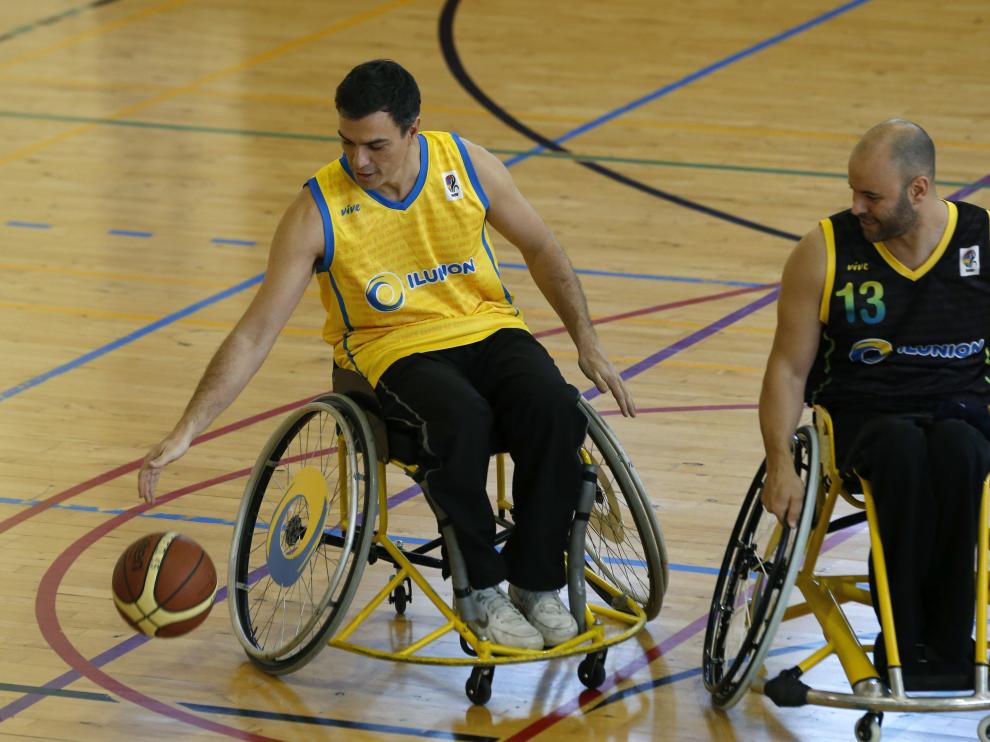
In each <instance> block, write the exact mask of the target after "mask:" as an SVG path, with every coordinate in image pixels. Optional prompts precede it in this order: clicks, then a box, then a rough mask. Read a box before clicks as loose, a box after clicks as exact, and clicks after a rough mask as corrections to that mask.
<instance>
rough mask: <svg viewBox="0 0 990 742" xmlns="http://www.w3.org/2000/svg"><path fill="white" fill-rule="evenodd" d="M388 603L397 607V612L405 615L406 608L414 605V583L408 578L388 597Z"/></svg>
mask: <svg viewBox="0 0 990 742" xmlns="http://www.w3.org/2000/svg"><path fill="white" fill-rule="evenodd" d="M388 602H389V603H391V604H392V605H394V606H395V612H396V613H398V614H399V615H400V616H402V615H405V612H406V606H407V605H409V604H410V603H412V581H411V580H410V579H409V578H408V577H407V578H406V579H405V580H404V581H403V582H402V584H401V585H398V586H396V588H395V589H394V590H393V591H392V594H391V595H389V596H388Z"/></svg>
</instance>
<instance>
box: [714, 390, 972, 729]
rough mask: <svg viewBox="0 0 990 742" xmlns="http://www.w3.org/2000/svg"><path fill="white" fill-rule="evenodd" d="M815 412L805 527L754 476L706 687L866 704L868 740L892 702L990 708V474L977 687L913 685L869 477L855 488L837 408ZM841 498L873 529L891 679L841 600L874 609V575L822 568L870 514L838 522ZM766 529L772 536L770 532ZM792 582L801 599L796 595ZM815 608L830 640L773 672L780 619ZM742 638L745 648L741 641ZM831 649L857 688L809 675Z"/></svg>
mask: <svg viewBox="0 0 990 742" xmlns="http://www.w3.org/2000/svg"><path fill="white" fill-rule="evenodd" d="M814 421H815V427H811V426H807V425H806V426H803V427H802V428H800V429H799V430H798V431H797V434H796V435H795V443H794V463H795V469H796V471H797V472H798V474H799V475H800V476H801V477H802V479H803V481H804V483H805V499H804V509H803V511H802V513H801V518H800V522H799V523H798V525H797V526H796V527H795V528H793V529H792V528H788V527H784V526H781V525H780V524H779V523H777V521H776V518H774V516H772V515H770V514H768V513H766V512H764V511H763V508H762V504H761V501H760V493H761V491H762V487H763V478H764V476H765V472H766V468H765V467H766V462H764V463H763V464H762V465H761V466H760V468H759V470H758V471H757V474H756V476H755V477H754V479H753V483H752V485H751V486H750V490H749V492H748V493H747V496H746V500H745V502H744V503H743V507H742V511H741V512H740V515H739V518H738V519H737V522H736V526H735V528H734V530H733V533H732V536H731V537H730V540H729V544H728V547H727V549H726V553H725V557H724V560H723V563H722V569H721V571H720V574H719V578H718V581H717V583H716V586H715V593H714V596H713V598H712V607H711V611H710V614H709V620H708V627H707V631H706V635H705V644H704V652H703V659H702V664H703V673H704V679H705V685H706V687H707V688H708V690H709V691H710V692H711V694H712V699H713V702H714V703H715V705H716V706H718V707H720V708H723V709H729V708H731V707H732V706H734V705H735V704H736V703H737V702H738V701H739V699H740V698H742V696H743V695H744V694H745V693H746V691H747V690H748V689H749V688H750V687H751V686H752V688H753V689H754V690H756V691H758V692H762V693H764V694H765V695H767V696H768V697H769V698H770V699H771V700H773V701H774V703H776V704H777V705H778V706H801V705H804V704H806V703H811V704H816V705H823V706H833V707H839V708H850V709H862V710H866V712H867V713H866V714H865V715H864V716H862V717H861V718H860V719H859V720H858V721H857V722H856V727H855V734H856V739H858V740H869V741H875V740H878V739H879V738H880V731H881V728H880V725H881V722H882V720H883V712H885V711H904V712H927V711H966V710H981V709H990V688H988V684H987V600H988V579H987V578H988V574H987V571H988V565H987V555H988V548H990V544H988V540H990V539H988V534H990V531H988V529H987V525H986V524H987V516H988V512H987V511H988V487H990V477H988V480H986V481H985V482H984V485H983V494H982V498H981V503H980V516H979V517H980V523H981V524H983V526H982V527H981V528H978V529H977V532H978V534H979V535H978V544H977V560H976V562H977V563H976V575H975V579H976V642H975V643H976V656H975V671H974V672H975V677H974V690H973V691H972V692H966V693H962V692H959V693H955V692H953V693H950V694H946V693H940V694H938V695H931V694H928V695H918V694H913V693H912V694H908V692H906V691H905V687H904V680H903V675H902V671H901V661H900V656H899V653H898V650H897V633H896V628H895V626H894V619H893V613H892V609H891V602H890V590H889V585H888V579H887V566H886V563H885V561H884V556H883V547H882V544H881V540H880V529H879V527H878V525H877V514H876V508H875V505H874V501H873V495H872V491H871V488H870V482H869V481H868V480H866V479H864V478H862V477H859V482H860V487H861V490H862V493H861V495H857V494H856V493H853V492H850V491H849V489H848V488H847V486H846V483H845V482H844V481H843V478H842V476H841V474H840V473H839V471H838V468H837V465H836V462H835V437H834V435H833V428H832V421H831V418H830V417H829V414H828V412H827V411H826V410H825V409H824V408H822V407H818V406H816V407H815V408H814ZM840 499H841V500H844V501H846V502H847V503H849V504H850V505H852V506H853V507H854V508H857V509H858V510H860V511H865V520H866V522H867V524H868V526H869V538H870V548H871V555H872V559H873V572H874V577H875V581H876V588H877V599H878V604H879V613H880V625H881V629H882V631H883V638H884V645H885V649H886V651H887V658H888V673H887V678H886V679H883V678H881V677H880V674H879V673H878V672H877V670H876V667H875V666H874V664H873V663H872V662H871V661H870V659H869V657H868V656H867V651H871V650H873V646H872V645H869V644H867V645H864V644H861V643H860V641H859V639H858V638H857V636H856V633H855V632H854V630H853V628H852V626H851V625H850V623H849V620H848V619H847V617H846V615H845V613H844V611H843V609H842V605H843V604H844V603H858V604H862V605H866V606H871V607H872V601H871V599H870V592H869V590H866V589H864V588H863V587H861V585H863V584H864V583H866V582H867V581H868V579H869V577H868V575H866V574H853V575H826V574H819V573H816V568H817V566H818V557H819V555H820V552H821V549H822V545H823V544H824V541H825V537H826V536H827V535H828V534H829V533H831V532H834V531H836V530H839V529H840V528H843V527H847V526H849V525H853V524H854V523H856V522H861V521H862V520H863V515H864V513H853V514H852V515H847V516H844V517H841V518H838V519H836V520H834V521H833V520H832V515H833V512H834V510H835V506H836V504H837V503H838V502H839V500H840ZM761 526H762V528H761ZM760 532H762V533H763V534H765V535H763V536H762V537H761V536H760V535H759V534H760ZM761 540H762V543H761ZM794 585H797V587H798V589H799V591H800V593H801V596H802V597H803V601H802V602H797V603H793V604H789V601H788V598H789V595H790V591H791V588H792V587H793V586H794ZM809 614H810V615H812V616H813V617H814V618H815V619H816V621H817V622H818V624H819V625H820V627H821V629H822V632H823V634H824V638H825V644H824V646H822V647H821V648H819V649H817V650H815V651H813V652H812V653H811V654H810V655H809V656H807V657H806V658H804V659H803V660H801V661H800V662H798V663H797V664H796V665H795V666H793V667H791V668H789V669H786V670H784V671H782V672H781V673H780V674H779V675H778V676H777V677H776V678H773V679H771V680H766V679H765V670H764V669H763V661H764V659H765V658H766V656H767V654H768V652H769V650H770V646H771V644H772V642H773V638H774V634H775V632H776V629H777V626H778V625H779V623H780V622H781V621H786V620H789V619H792V618H798V617H800V616H805V615H809ZM734 639H735V640H737V642H738V646H736V644H735V643H733V640H734ZM730 645H731V646H730ZM833 655H835V657H836V658H837V659H838V661H839V663H840V665H841V667H842V669H843V672H844V673H845V675H846V678H847V680H848V682H849V685H850V688H851V691H852V692H851V693H840V692H833V691H827V690H819V689H815V688H812V687H809V686H808V685H806V684H804V683H803V682H802V681H801V680H800V679H799V678H800V677H801V675H803V674H804V673H806V672H808V671H809V670H811V669H812V668H813V667H815V666H816V665H818V664H820V663H821V662H823V661H824V660H826V659H827V658H829V657H831V656H833ZM884 680H886V682H884ZM977 734H978V737H979V739H981V740H983V741H984V742H990V717H986V718H984V719H983V720H981V721H980V723H979V725H978V729H977Z"/></svg>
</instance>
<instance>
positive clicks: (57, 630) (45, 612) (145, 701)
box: [0, 287, 764, 739]
mask: <svg viewBox="0 0 990 742" xmlns="http://www.w3.org/2000/svg"><path fill="white" fill-rule="evenodd" d="M762 288H764V287H752V288H749V287H747V288H744V289H739V290H733V291H728V292H719V293H717V294H713V295H708V296H703V297H697V298H695V299H688V300H684V301H679V302H672V303H669V304H662V305H656V306H654V307H648V308H645V309H641V310H634V311H631V312H626V313H623V314H619V315H612V316H610V317H604V318H600V319H599V320H597V322H596V323H603V322H610V321H617V320H619V319H625V318H628V317H632V316H639V315H642V314H647V313H651V312H657V311H662V310H664V309H672V308H675V307H679V306H685V305H689V304H696V303H700V302H704V301H713V300H716V299H720V298H724V297H727V296H733V295H737V294H741V293H747V292H750V291H756V290H760V289H762ZM559 331H562V328H561V330H558V332H559ZM546 334H553V331H546V332H544V333H542V335H546ZM310 399H312V398H305V399H302V400H298V401H296V402H293V403H290V404H287V405H282V406H279V407H276V408H273V409H271V410H268V411H265V412H261V413H258V414H256V415H253V416H251V417H248V418H244V419H243V420H240V421H236V422H234V423H231V424H229V425H226V426H223V427H221V428H218V429H216V430H214V431H211V432H210V433H207V434H204V435H202V436H200V437H198V438H196V439H195V440H194V441H193V444H192V445H198V444H199V443H203V442H206V441H208V440H212V439H213V438H216V437H219V436H221V435H225V434H227V433H230V432H233V431H235V430H238V429H240V428H243V427H246V426H248V425H251V424H253V423H255V422H258V421H260V420H264V419H266V418H269V417H272V416H274V415H277V414H280V413H283V412H286V411H288V410H291V409H294V408H295V407H298V406H299V405H301V404H303V403H305V402H307V401H309V400H310ZM140 464H141V460H135V461H132V462H129V463H127V464H123V465H122V466H119V467H117V468H115V469H113V470H111V471H108V472H105V473H104V474H101V475H98V476H97V477H94V478H93V479H91V480H87V481H86V482H83V483H81V484H79V485H76V486H74V487H72V488H70V489H68V490H65V491H63V492H61V493H59V494H57V495H53V496H52V497H50V498H47V499H45V500H44V501H42V502H39V503H38V504H36V505H34V506H32V507H31V508H29V509H28V510H27V511H24V512H22V513H19V514H17V515H15V516H13V517H11V518H8V519H7V520H5V521H2V522H0V533H3V532H5V531H7V530H9V529H10V528H12V527H14V526H15V525H17V524H19V523H21V522H23V521H25V520H27V519H28V518H31V517H33V516H34V515H37V514H39V513H41V512H44V511H45V510H47V509H49V508H51V507H53V506H54V505H57V504H59V503H61V502H64V501H65V500H67V499H69V498H71V497H74V496H75V495H77V494H80V493H81V492H84V491H87V490H89V489H92V488H93V487H96V486H99V485H100V484H103V483H105V482H107V481H110V480H112V479H114V478H116V477H119V476H122V475H123V474H126V473H128V472H132V471H135V470H136V469H138V468H139V467H140ZM249 472H250V469H245V470H242V471H239V472H234V473H231V474H227V475H223V476H222V477H218V478H216V479H214V480H210V481H209V482H207V483H199V484H197V485H190V486H189V487H186V488H183V489H181V490H177V491H175V492H173V493H170V495H169V496H168V497H167V499H166V498H165V497H162V498H159V502H161V503H164V502H167V501H170V500H172V499H175V498H176V497H180V496H182V495H183V494H187V493H188V492H191V491H194V490H195V489H200V488H201V487H204V486H209V485H211V484H216V483H219V482H222V481H227V480H228V479H231V478H234V477H237V476H244V475H246V474H247V473H249ZM152 507H155V506H153V505H148V504H141V505H139V506H137V507H136V508H132V509H131V510H129V511H127V512H126V513H123V514H121V516H118V517H117V518H114V519H111V520H110V521H108V522H107V523H104V524H103V525H102V526H101V527H98V528H96V529H94V530H93V531H92V532H91V533H90V534H89V535H88V536H86V537H83V538H81V539H79V540H78V541H77V542H75V543H74V544H73V545H71V546H70V547H68V548H67V549H66V550H65V551H63V553H62V554H61V555H60V556H59V557H58V558H57V559H56V561H55V562H53V563H52V565H51V566H50V567H49V569H48V571H47V572H46V573H45V576H44V577H43V579H42V583H41V584H40V585H39V592H38V596H37V599H36V616H37V619H38V622H39V626H40V627H41V629H42V634H43V635H44V636H45V638H46V640H47V641H48V642H49V644H50V646H52V648H53V649H55V651H56V652H57V653H59V654H60V656H62V657H63V659H65V660H66V662H68V663H69V664H70V665H72V666H73V668H74V669H76V670H77V671H78V672H80V673H81V674H83V675H85V676H87V677H89V678H90V679H91V680H92V681H93V682H95V683H97V684H98V685H101V686H102V687H104V688H106V689H107V690H110V691H111V692H114V693H118V695H120V696H121V697H122V698H125V699H127V700H131V701H132V702H134V703H136V704H138V705H141V706H143V707H145V708H147V709H149V710H151V711H153V712H156V713H162V714H165V715H166V716H172V717H173V718H176V719H177V720H179V721H187V722H188V723H191V724H194V725H197V726H202V725H203V724H210V725H213V726H210V727H209V728H210V729H213V730H215V731H220V732H221V733H225V734H226V733H229V732H228V731H227V730H228V729H230V730H231V731H233V732H234V734H235V736H241V735H243V734H246V733H243V732H241V731H240V730H235V729H231V728H228V727H224V726H223V725H218V724H214V723H213V722H206V721H205V720H203V719H200V718H199V717H196V716H193V715H191V714H189V713H188V712H185V711H180V710H178V709H173V708H171V707H169V706H167V705H165V704H161V703H160V702H158V701H155V700H154V699H151V698H149V697H147V696H144V695H143V694H141V693H138V692H137V691H135V690H133V689H131V688H128V687H127V686H124V685H123V684H121V683H120V682H119V681H117V680H116V679H114V678H112V677H111V676H109V675H107V674H106V673H104V672H102V671H101V670H99V669H98V668H96V667H95V666H94V665H92V664H91V663H89V661H88V660H86V658H84V657H82V655H80V654H79V653H78V651H77V650H76V649H75V647H74V646H73V645H72V644H71V642H69V640H68V638H67V637H66V636H65V634H64V632H62V630H61V627H60V625H59V624H58V619H57V615H56V612H55V599H56V595H57V590H58V586H59V584H60V583H61V579H62V576H64V574H65V571H67V569H68V567H69V566H70V565H71V564H72V563H73V562H74V561H75V559H76V558H78V556H79V555H80V554H81V553H82V552H83V551H84V550H85V549H86V548H87V547H88V546H89V545H91V544H92V543H94V542H95V541H96V540H97V539H98V538H100V537H101V536H102V535H103V534H104V533H105V532H108V531H109V530H112V529H113V528H116V527H117V526H118V525H119V524H120V523H121V522H123V520H121V518H123V519H128V518H132V517H135V516H136V515H138V514H140V513H142V512H144V511H146V510H148V509H151V508H152ZM125 516H126V518H125ZM111 524H112V525H111ZM56 567H58V569H56ZM58 570H61V574H59V573H58ZM46 592H47V593H48V594H47V595H45V593H46ZM43 596H44V597H43ZM45 598H47V599H48V601H49V603H50V605H49V604H45V603H44V602H43V600H44V599H45ZM678 633H680V632H678ZM675 636H677V635H675ZM668 641H669V640H668ZM661 646H663V645H661ZM656 649H658V648H657V647H654V650H656ZM651 651H653V650H651ZM74 663H81V665H79V666H77V665H76V664H74ZM645 664H649V661H647V662H646V663H645ZM613 677H616V676H613ZM38 700H40V698H39V699H38ZM28 705H31V704H28ZM245 738H250V739H262V738H256V737H245Z"/></svg>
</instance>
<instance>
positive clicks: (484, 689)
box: [464, 667, 495, 706]
mask: <svg viewBox="0 0 990 742" xmlns="http://www.w3.org/2000/svg"><path fill="white" fill-rule="evenodd" d="M494 675H495V668H494V667H475V668H473V669H472V670H471V675H470V677H468V679H467V683H465V684H464V692H465V693H466V694H467V697H468V700H469V701H471V703H473V704H474V705H475V706H484V705H485V704H486V703H488V699H489V698H491V697H492V676H494Z"/></svg>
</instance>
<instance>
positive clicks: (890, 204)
mask: <svg viewBox="0 0 990 742" xmlns="http://www.w3.org/2000/svg"><path fill="white" fill-rule="evenodd" d="M849 185H850V187H851V188H852V208H851V209H848V210H846V211H844V212H841V213H839V214H835V215H833V216H831V217H829V218H828V219H823V220H822V221H821V223H820V225H819V226H818V227H817V228H815V229H813V230H812V231H811V232H809V233H808V234H807V235H806V236H805V237H804V238H803V239H802V240H801V241H800V242H799V243H798V245H797V247H796V248H795V249H794V252H793V253H792V254H791V256H790V258H789V259H788V261H787V264H786V265H785V267H784V273H783V278H782V280H781V293H780V302H779V305H778V317H777V331H776V335H775V337H774V343H773V348H772V350H771V352H770V357H769V359H768V362H767V369H766V374H765V376H764V379H763V390H762V393H761V396H760V427H761V430H762V433H763V440H764V446H765V448H766V454H767V476H766V484H765V487H764V490H763V503H764V506H765V507H766V508H767V510H768V511H770V512H772V513H774V514H775V515H776V516H777V517H778V518H779V519H780V520H781V521H782V522H786V523H787V524H789V525H791V526H794V525H795V524H796V523H797V520H798V516H799V514H800V510H801V500H802V496H803V486H802V484H801V481H800V480H799V479H798V477H797V475H796V474H795V472H794V466H793V460H792V458H791V453H790V446H791V438H792V435H793V433H794V430H795V428H796V426H797V424H798V422H799V419H800V417H801V413H802V409H803V404H802V403H803V402H807V403H809V404H821V405H823V406H824V407H825V408H826V409H827V410H828V411H829V412H830V414H831V416H832V421H833V425H834V428H835V432H836V458H837V461H838V463H839V466H840V468H841V469H842V470H843V471H847V472H849V471H852V470H853V469H855V471H856V472H857V473H859V474H861V475H863V476H864V477H866V478H868V479H869V480H870V482H871V484H872V487H873V494H874V498H875V501H876V505H877V513H878V519H879V524H880V532H881V537H882V539H883V544H884V556H885V558H886V564H887V570H888V577H889V581H890V593H891V602H892V606H893V615H894V624H895V626H896V628H897V640H898V642H897V643H898V650H899V653H900V656H901V661H902V665H903V669H904V678H905V684H906V686H907V687H908V689H912V688H916V689H921V688H923V687H931V686H932V685H937V686H940V687H942V686H945V685H949V686H951V687H956V688H960V687H964V686H965V685H967V684H971V683H972V682H973V673H972V666H973V658H974V654H975V653H974V651H973V647H972V640H971V639H970V635H971V631H972V625H973V606H974V579H973V551H974V546H975V543H976V528H977V515H978V506H979V499H980V493H981V492H982V484H983V481H984V479H985V477H986V475H987V472H988V471H990V444H988V441H987V438H986V436H985V435H984V432H983V431H990V418H988V415H987V404H988V402H990V367H988V364H990V351H988V345H987V344H988V341H990V327H988V321H990V319H988V318H990V266H988V269H987V270H986V271H984V270H983V269H982V264H981V259H982V257H988V259H990V235H988V230H990V215H988V213H987V211H986V210H984V209H982V208H978V207H976V206H973V205H971V204H967V203H962V202H960V203H952V202H948V201H943V200H941V199H939V197H938V196H937V195H936V192H935V148H934V145H933V144H932V141H931V139H930V138H929V137H928V135H927V134H926V133H925V131H924V130H923V129H922V128H921V127H919V126H917V125H916V124H913V123H911V122H909V121H904V120H899V119H894V120H890V121H885V122H883V123H881V124H878V125H877V126H874V127H873V128H872V129H870V130H869V131H868V132H867V133H866V134H865V135H864V136H863V138H862V139H861V140H860V141H859V143H858V144H857V145H856V147H855V148H854V149H853V152H852V155H851V156H850V158H849ZM871 575H872V565H871ZM872 582H873V581H872V579H871V586H872ZM873 593H874V605H876V597H875V596H876V593H875V588H874V590H873ZM876 645H877V651H876V652H875V653H874V659H875V664H876V665H877V668H878V670H879V671H880V672H881V676H882V677H885V675H886V673H885V670H886V659H885V651H884V649H883V640H882V637H878V640H877V643H876ZM969 687H972V686H971V685H970V686H969Z"/></svg>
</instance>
